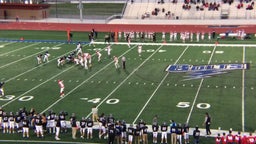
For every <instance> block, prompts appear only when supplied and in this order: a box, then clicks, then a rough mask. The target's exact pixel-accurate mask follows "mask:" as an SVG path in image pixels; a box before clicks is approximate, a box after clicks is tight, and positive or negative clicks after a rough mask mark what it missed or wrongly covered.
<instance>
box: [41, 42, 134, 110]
mask: <svg viewBox="0 0 256 144" xmlns="http://www.w3.org/2000/svg"><path fill="white" fill-rule="evenodd" d="M134 47H136V46H133V47H132V48H130V49H128V50H127V51H126V52H124V53H123V54H122V55H121V56H119V57H122V56H123V55H125V54H126V53H128V52H129V51H131V50H133V49H134ZM104 49H105V48H104ZM104 49H103V50H104ZM113 63H114V62H113V61H111V62H110V63H109V64H107V65H105V66H104V67H103V68H101V69H100V70H98V71H97V72H95V73H94V74H93V75H91V76H90V77H89V78H87V79H86V80H84V81H83V82H82V83H80V84H79V85H77V86H76V87H75V88H73V89H72V90H70V91H69V92H68V93H67V94H65V96H64V97H63V98H60V99H58V100H57V101H55V102H54V103H52V104H51V105H50V106H48V107H47V108H46V109H45V110H43V111H42V112H41V114H42V113H44V112H46V111H48V110H49V109H50V108H52V107H53V106H54V105H56V104H58V103H59V102H60V101H61V100H63V99H64V98H66V97H67V96H68V95H70V94H71V93H72V92H74V91H75V90H76V89H78V88H79V87H80V86H82V85H83V84H84V83H86V82H87V81H89V80H90V79H91V78H93V77H94V76H96V75H97V74H98V73H100V72H101V71H103V70H104V69H106V68H107V67H108V66H109V65H111V64H113ZM105 99H106V98H105ZM105 99H104V100H105ZM104 100H103V101H104Z"/></svg>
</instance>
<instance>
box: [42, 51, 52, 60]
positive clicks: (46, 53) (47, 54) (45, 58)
mask: <svg viewBox="0 0 256 144" xmlns="http://www.w3.org/2000/svg"><path fill="white" fill-rule="evenodd" d="M49 56H50V54H49V52H48V51H47V52H45V54H44V59H43V62H49Z"/></svg>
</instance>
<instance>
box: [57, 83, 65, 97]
mask: <svg viewBox="0 0 256 144" xmlns="http://www.w3.org/2000/svg"><path fill="white" fill-rule="evenodd" d="M58 85H59V87H60V97H61V98H62V97H63V96H64V88H65V86H64V82H63V80H58Z"/></svg>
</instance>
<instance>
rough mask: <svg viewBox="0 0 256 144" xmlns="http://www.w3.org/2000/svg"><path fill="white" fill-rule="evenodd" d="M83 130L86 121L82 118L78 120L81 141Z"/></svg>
mask: <svg viewBox="0 0 256 144" xmlns="http://www.w3.org/2000/svg"><path fill="white" fill-rule="evenodd" d="M85 128H86V120H85V118H84V117H82V119H81V120H80V134H81V138H82V139H84V135H85Z"/></svg>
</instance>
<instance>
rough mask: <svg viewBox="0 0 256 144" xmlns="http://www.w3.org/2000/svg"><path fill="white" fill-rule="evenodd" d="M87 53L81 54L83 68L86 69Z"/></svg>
mask: <svg viewBox="0 0 256 144" xmlns="http://www.w3.org/2000/svg"><path fill="white" fill-rule="evenodd" d="M88 55H89V53H84V54H83V61H84V68H85V69H88V66H87V57H88Z"/></svg>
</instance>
